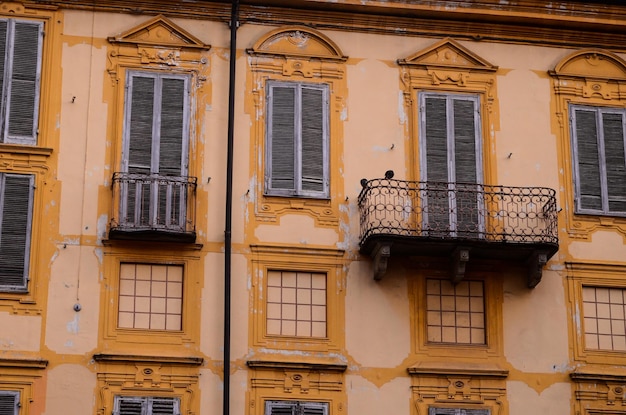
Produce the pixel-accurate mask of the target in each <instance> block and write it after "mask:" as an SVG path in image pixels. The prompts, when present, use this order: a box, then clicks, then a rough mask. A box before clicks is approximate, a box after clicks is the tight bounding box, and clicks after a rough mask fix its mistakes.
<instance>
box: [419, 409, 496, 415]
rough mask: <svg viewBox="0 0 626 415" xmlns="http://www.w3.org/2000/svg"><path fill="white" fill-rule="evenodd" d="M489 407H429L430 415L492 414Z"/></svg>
mask: <svg viewBox="0 0 626 415" xmlns="http://www.w3.org/2000/svg"><path fill="white" fill-rule="evenodd" d="M490 414H491V411H490V410H489V409H463V408H432V407H431V408H428V415H490Z"/></svg>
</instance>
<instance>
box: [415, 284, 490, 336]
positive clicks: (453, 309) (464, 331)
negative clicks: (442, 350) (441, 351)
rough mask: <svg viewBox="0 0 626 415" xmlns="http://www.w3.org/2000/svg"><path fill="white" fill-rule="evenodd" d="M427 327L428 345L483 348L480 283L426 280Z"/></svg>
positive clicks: (483, 317) (483, 326) (483, 297)
mask: <svg viewBox="0 0 626 415" xmlns="http://www.w3.org/2000/svg"><path fill="white" fill-rule="evenodd" d="M426 324H427V336H428V341H429V342H433V343H456V344H485V342H486V336H485V294H484V284H483V282H482V281H468V280H465V281H461V282H459V283H457V284H456V285H453V284H452V283H451V282H450V281H448V280H440V279H428V280H427V281H426Z"/></svg>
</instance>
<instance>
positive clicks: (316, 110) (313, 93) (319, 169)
mask: <svg viewBox="0 0 626 415" xmlns="http://www.w3.org/2000/svg"><path fill="white" fill-rule="evenodd" d="M324 117H325V104H324V91H323V90H320V89H312V88H306V87H303V88H302V127H301V128H302V131H301V134H302V190H303V191H312V192H324V191H325V183H324V170H325V169H324V159H325V156H324V141H325V137H324V136H325V131H324V123H325V121H324Z"/></svg>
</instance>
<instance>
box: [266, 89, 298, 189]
mask: <svg viewBox="0 0 626 415" xmlns="http://www.w3.org/2000/svg"><path fill="white" fill-rule="evenodd" d="M269 108H270V111H271V113H270V122H269V124H270V125H269V128H268V134H269V137H270V139H271V142H270V143H269V151H270V160H271V161H270V163H269V164H270V166H269V167H270V172H269V176H270V177H269V189H270V190H274V189H282V190H289V191H291V192H292V193H293V192H294V191H295V188H296V187H295V185H296V178H295V145H296V136H295V134H296V130H295V129H296V125H295V122H296V118H295V114H296V113H295V111H296V89H295V88H294V87H285V86H271V87H270V105H269Z"/></svg>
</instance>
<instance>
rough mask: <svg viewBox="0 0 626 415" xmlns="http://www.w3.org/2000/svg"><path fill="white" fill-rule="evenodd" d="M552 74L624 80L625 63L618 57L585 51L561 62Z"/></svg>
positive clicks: (625, 75)
mask: <svg viewBox="0 0 626 415" xmlns="http://www.w3.org/2000/svg"><path fill="white" fill-rule="evenodd" d="M553 73H554V74H555V75H561V76H571V77H577V78H596V79H611V80H619V81H624V80H626V62H624V60H622V59H621V58H620V57H619V56H617V55H615V54H613V53H611V52H607V51H603V50H598V49H585V50H581V51H578V52H575V53H573V54H571V55H569V56H567V57H566V58H565V59H563V60H561V62H559V63H558V64H557V65H556V67H555V68H554V71H553Z"/></svg>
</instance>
